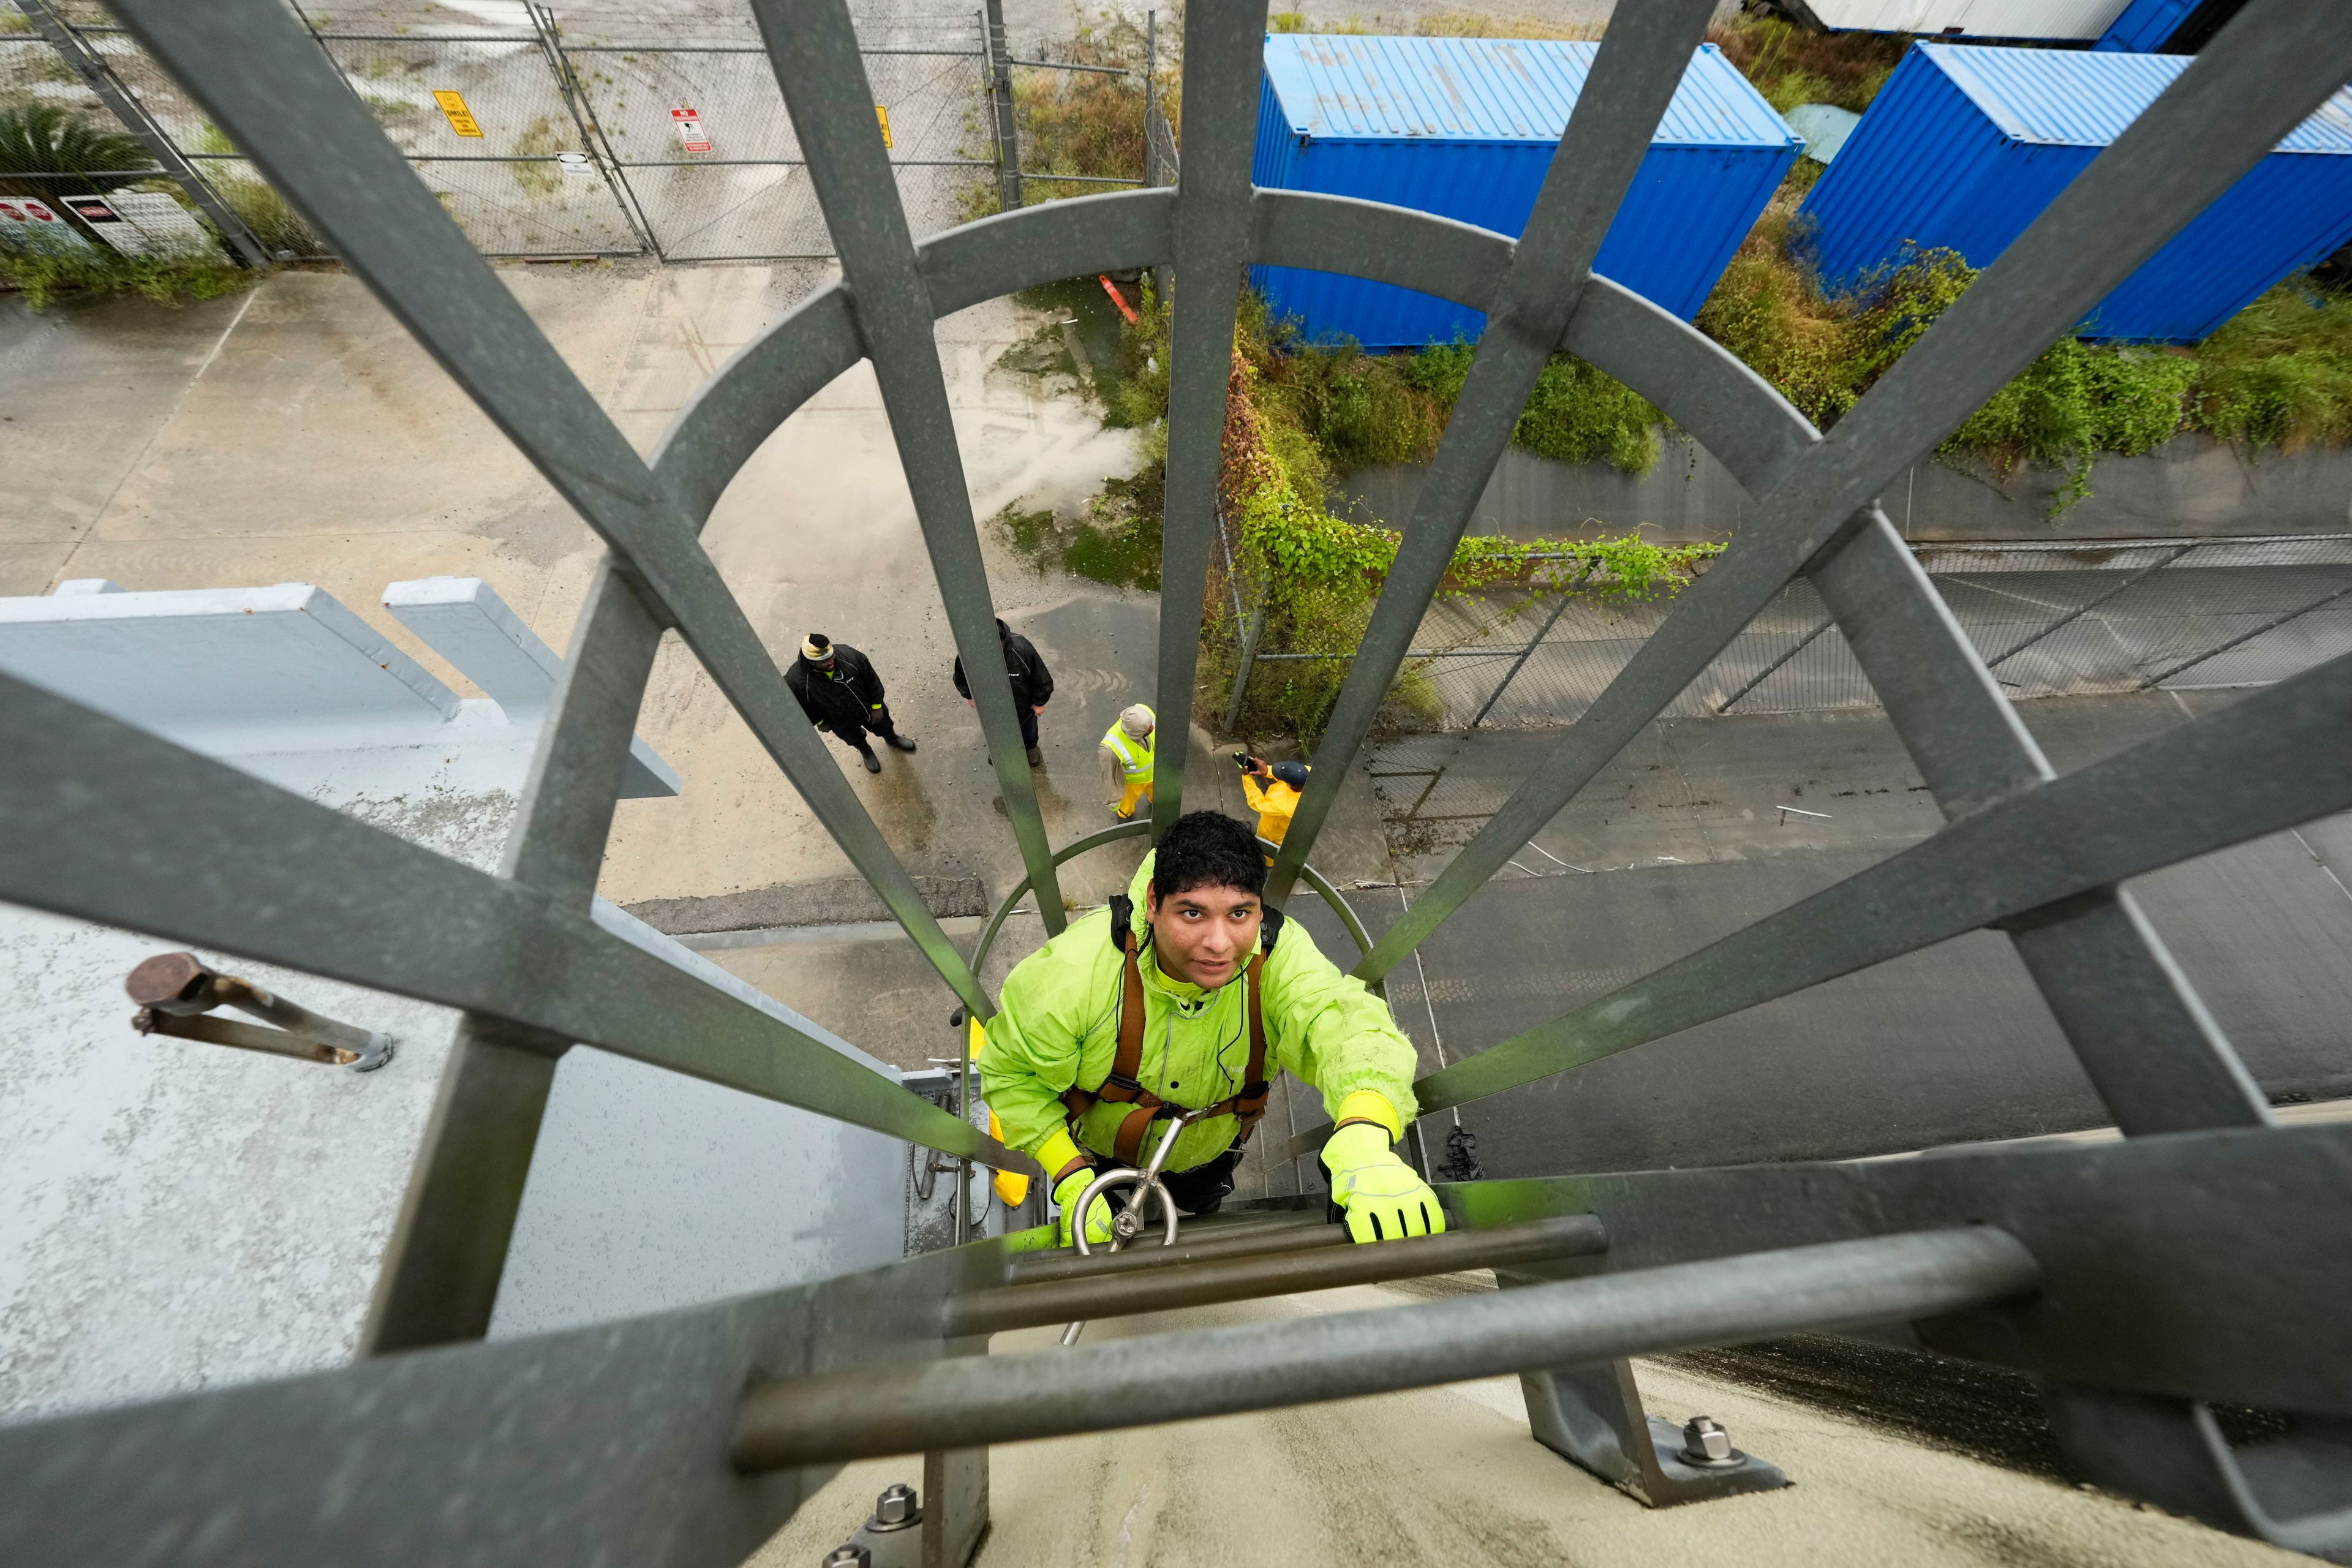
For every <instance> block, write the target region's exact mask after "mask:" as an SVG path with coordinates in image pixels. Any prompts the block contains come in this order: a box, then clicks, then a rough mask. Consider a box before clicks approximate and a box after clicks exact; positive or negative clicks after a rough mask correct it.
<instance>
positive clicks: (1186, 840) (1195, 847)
mask: <svg viewBox="0 0 2352 1568" xmlns="http://www.w3.org/2000/svg"><path fill="white" fill-rule="evenodd" d="M1194 888H1239V889H1242V890H1243V891H1244V892H1245V893H1255V894H1263V893H1264V892H1265V855H1264V853H1263V852H1262V851H1260V850H1259V848H1258V847H1257V835H1256V834H1255V833H1252V832H1251V831H1250V830H1249V828H1248V827H1247V826H1244V825H1243V824H1242V823H1239V822H1236V821H1234V819H1233V818H1232V817H1230V816H1226V815H1225V814H1224V813H1223V812H1221V811H1188V812H1186V813H1185V814H1184V815H1183V816H1180V817H1178V818H1177V819H1176V820H1175V821H1174V822H1172V823H1171V824H1170V825H1169V827H1168V831H1167V832H1165V833H1163V834H1161V835H1160V847H1159V858H1158V859H1156V860H1154V861H1153V862H1152V866H1151V890H1152V891H1153V892H1155V893H1157V894H1159V895H1160V897H1161V898H1162V899H1167V898H1171V897H1173V896H1174V895H1176V894H1178V893H1185V892H1190V891H1192V889H1194Z"/></svg>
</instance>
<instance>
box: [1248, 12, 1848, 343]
mask: <svg viewBox="0 0 2352 1568" xmlns="http://www.w3.org/2000/svg"><path fill="white" fill-rule="evenodd" d="M1600 47H1601V46H1600V45H1598V44H1590V43H1562V42H1557V41H1550V40H1531V39H1521V38H1383V37H1317V36H1312V35H1299V34H1276V35H1275V36H1273V37H1269V38H1267V39H1266V41H1265V78H1264V79H1263V84H1262V86H1261V88H1260V91H1259V96H1258V121H1257V153H1256V160H1255V166H1254V167H1253V168H1252V170H1251V178H1252V179H1253V180H1254V181H1255V183H1256V184H1260V185H1265V186H1270V187H1275V188H1278V189H1282V190H1293V191H1318V192H1322V193H1325V194H1327V195H1341V196H1360V197H1363V198H1365V199H1367V200H1370V201H1378V202H1389V203H1391V204H1393V205H1398V206H1407V207H1418V208H1419V209H1421V210H1422V211H1423V212H1430V213H1437V214H1440V215H1442V216H1445V217H1451V218H1458V219H1460V220H1462V221H1463V222H1465V223H1474V224H1476V225H1478V226H1481V227H1483V228H1490V229H1493V230H1495V231H1496V232H1497V233H1499V234H1507V235H1510V236H1513V237H1517V235H1518V233H1519V232H1520V230H1521V229H1523V228H1525V227H1526V226H1527V221H1528V213H1529V212H1530V211H1531V210H1533V208H1534V206H1535V201H1536V192H1537V190H1538V187H1540V186H1541V185H1542V184H1543V177H1544V174H1545V171H1546V170H1548V169H1549V167H1550V166H1551V158H1552V153H1553V150H1554V149H1555V148H1556V147H1557V146H1558V145H1559V137H1560V132H1562V131H1563V130H1565V129H1566V128H1567V125H1568V116H1569V111H1570V110H1572V109H1574V108H1575V107H1576V95H1577V93H1578V92H1579V91H1580V90H1581V89H1582V88H1583V86H1584V78H1585V73H1586V72H1587V71H1588V70H1590V69H1591V67H1592V57H1593V55H1594V53H1595V52H1596V51H1597V50H1598V49H1599V48H1600ZM1802 145H1803V142H1801V140H1800V139H1799V138H1798V137H1797V135H1796V134H1795V133H1794V132H1791V131H1790V129H1789V127H1788V126H1787V125H1786V124H1785V123H1784V122H1783V121H1781V119H1780V116H1779V115H1777V114H1775V113H1773V112H1772V106H1771V105H1770V104H1769V103H1767V102H1765V101H1764V99H1763V96H1762V95H1761V94H1759V92H1758V91H1757V90H1756V89H1754V88H1753V87H1751V86H1749V85H1748V79H1747V78H1745V77H1743V76H1741V75H1740V74H1739V72H1738V68H1735V67H1734V66H1733V65H1732V64H1731V62H1730V61H1728V60H1727V59H1725V58H1723V56H1722V53H1721V52H1720V51H1719V50H1717V48H1716V47H1715V46H1714V45H1712V44H1708V45H1706V46H1704V47H1701V48H1700V49H1699V50H1698V52H1697V53H1696V55H1694V56H1693V57H1692V59H1691V65H1690V69H1689V70H1687V71H1685V73H1684V75H1683V79H1682V85H1681V86H1680V87H1679V88H1678V89H1675V96H1674V100H1673V102H1672V104H1671V105H1669V107H1668V108H1667V110H1666V117H1665V120H1664V122H1663V123H1662V124H1661V125H1660V126H1659V128H1658V132H1657V135H1656V137H1655V139H1654V141H1653V142H1651V145H1650V151H1649V153H1648V155H1647V156H1645V157H1644V158H1643V160H1642V167H1641V171H1640V173H1639V174H1637V175H1636V176H1635V178H1634V181H1633V189H1632V190H1631V191H1630V192H1628V193H1627V194H1626V197H1625V204H1624V205H1623V206H1622V208H1620V209H1619V211H1618V214H1617V216H1616V219H1615V221H1614V222H1613V223H1612V224H1611V225H1610V228H1609V235H1608V237H1607V238H1606V239H1605V240H1603V241H1602V243H1601V254H1600V257H1599V258H1598V259H1597V260H1596V261H1595V262H1594V264H1593V269H1594V270H1595V271H1597V272H1600V273H1601V274H1603V275H1604V276H1606V277H1609V278H1611V279H1615V280H1616V281H1617V282H1620V283H1622V284H1623V285H1624V286H1625V287H1627V288H1629V289H1633V290H1635V291H1636V292H1638V293H1640V294H1642V295H1643V296H1644V297H1645V298H1647V299H1649V300H1654V302H1656V303H1657V304H1658V305H1660V306H1663V307H1664V309H1666V310H1671V311H1673V312H1674V313H1675V315H1677V316H1680V317H1682V318H1683V319H1684V320H1685V321H1687V320H1689V319H1690V318H1691V317H1692V316H1694V315H1696V313H1697V311H1698V308H1699V306H1700V304H1702V303H1703V302H1704V301H1705V300H1706V293H1707V290H1708V289H1711V288H1713V287H1714V286H1715V280H1716V279H1717V277H1719V276H1721V274H1722V272H1723V268H1724V266H1725V264H1726V263H1727V262H1729V261H1730V259H1731V253H1732V252H1733V251H1734V250H1736V249H1738V247H1739V242H1740V240H1741V239H1742V238H1744V237H1746V236H1747V233H1748V228H1749V227H1750V226H1752V225H1753V224H1754V223H1755V221H1756V216H1757V214H1759V212H1761V211H1763V209H1764V204H1765V203H1766V202H1767V201H1768V200H1769V199H1770V198H1771V195H1772V192H1773V190H1774V189H1775V188H1776V187H1777V186H1778V185H1779V184H1780V176H1781V175H1782V174H1786V173H1787V172H1788V168H1789V165H1790V163H1793V162H1795V161H1796V156H1797V152H1798V149H1799V148H1800V147H1801V146H1802ZM1250 281H1251V282H1252V283H1253V284H1254V285H1255V287H1257V288H1259V289H1264V290H1265V293H1266V295H1267V297H1268V298H1269V299H1270V300H1272V301H1273V303H1274V305H1275V308H1276V310H1277V311H1279V312H1282V313H1285V314H1294V315H1297V316H1300V317H1303V318H1304V319H1305V321H1306V331H1307V335H1308V336H1310V337H1314V338H1331V337H1342V336H1344V337H1351V338H1354V339H1355V340H1356V341H1357V342H1360V343H1362V344H1363V345H1364V346H1365V347H1366V348H1374V349H1381V348H1419V347H1421V346H1422V345H1423V344H1424V343H1429V342H1451V341H1452V340H1453V339H1454V337H1455V336H1457V335H1459V336H1462V337H1465V338H1475V337H1476V336H1477V335H1478V334H1479V333H1480V332H1481V331H1484V330H1485V328H1486V317H1485V316H1484V315H1483V314H1481V313H1480V312H1478V311H1476V310H1465V309H1463V308H1462V307H1461V306H1459V305H1456V304H1454V303H1453V302H1452V301H1451V300H1440V299H1438V298H1436V297H1435V296H1433V295H1429V294H1423V293H1418V292H1415V291H1414V290H1412V289H1398V288H1394V287H1392V286H1391V285H1388V284H1385V283H1373V282H1369V281H1367V280H1365V279H1360V278H1349V277H1344V276H1342V275H1339V274H1338V273H1330V272H1308V271H1303V270H1301V269H1299V268H1290V267H1255V268H1251V269H1250Z"/></svg>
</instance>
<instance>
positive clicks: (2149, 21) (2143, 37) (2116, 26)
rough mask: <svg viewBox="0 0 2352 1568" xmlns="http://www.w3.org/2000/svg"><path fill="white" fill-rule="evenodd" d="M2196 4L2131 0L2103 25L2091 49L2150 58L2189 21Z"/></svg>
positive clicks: (2187, 0) (2175, 0)
mask: <svg viewBox="0 0 2352 1568" xmlns="http://www.w3.org/2000/svg"><path fill="white" fill-rule="evenodd" d="M2198 4H2199V0H2132V3H2131V4H2130V5H2126V6H2125V7H2124V9H2123V15H2121V16H2117V17H2116V19H2115V20H2114V21H2112V22H2110V23H2108V24H2107V30H2106V31H2105V33H2102V34H2100V35H2099V40H2098V42H2096V43H2095V44H2093V45H2092V46H2091V47H2093V48H2095V49H2106V50H2110V51H2113V52H2116V53H2120V54H2126V55H2152V54H2154V53H2156V51H2157V50H2158V49H2160V48H2162V47H2164V46H2165V42H2166V40H2168V38H2170V37H2172V35H2173V33H2174V32H2175V31H2176V30H2178V29H2179V26H2180V24H2181V23H2183V22H2186V21H2187V20H2189V13H2190V12H2191V11H2194V10H2196V9H2197V6H2198Z"/></svg>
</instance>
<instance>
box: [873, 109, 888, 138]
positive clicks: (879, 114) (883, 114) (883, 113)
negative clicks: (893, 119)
mask: <svg viewBox="0 0 2352 1568" xmlns="http://www.w3.org/2000/svg"><path fill="white" fill-rule="evenodd" d="M874 118H875V119H877V120H878V121H881V122H882V145H883V146H885V147H887V146H889V145H890V111H889V110H887V109H885V108H883V107H882V106H881V105H880V104H878V103H877V104H876V105H875V106H874Z"/></svg>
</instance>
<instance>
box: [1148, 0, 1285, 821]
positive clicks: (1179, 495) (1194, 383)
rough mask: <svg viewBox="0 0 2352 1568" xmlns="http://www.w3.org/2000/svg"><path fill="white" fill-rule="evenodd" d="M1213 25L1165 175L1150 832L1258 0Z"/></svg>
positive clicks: (1214, 415) (1165, 786)
mask: <svg viewBox="0 0 2352 1568" xmlns="http://www.w3.org/2000/svg"><path fill="white" fill-rule="evenodd" d="M1227 10H1228V12H1229V13H1230V14H1229V15H1224V16H1220V17H1219V19H1218V25H1217V26H1215V27H1214V28H1213V29H1204V30H1203V31H1202V32H1200V33H1195V34H1191V35H1188V37H1187V41H1186V46H1185V49H1184V101H1185V102H1186V103H1187V104H1188V105H1190V106H1191V107H1192V116H1191V121H1190V122H1191V123H1192V125H1193V126H1194V127H1195V131H1196V133H1195V135H1194V136H1193V138H1192V147H1191V149H1190V152H1189V156H1188V158H1187V160H1186V163H1187V167H1186V170H1185V173H1184V177H1183V178H1182V179H1181V180H1179V181H1178V182H1177V184H1176V216H1175V226H1176V256H1175V270H1176V273H1177V275H1178V276H1179V277H1181V278H1182V279H1184V283H1183V286H1182V287H1181V289H1178V291H1177V298H1176V300H1175V302H1174V306H1175V313H1174V315H1173V317H1172V318H1171V320H1170V321H1169V329H1168V353H1169V363H1168V484H1167V494H1166V500H1165V504H1164V505H1163V507H1162V521H1161V523H1160V650H1159V664H1158V670H1159V685H1158V689H1157V691H1156V693H1155V700H1156V701H1157V704H1158V710H1159V713H1160V722H1161V723H1163V724H1172V725H1174V726H1175V733H1176V734H1178V735H1179V736H1181V737H1182V740H1181V742H1180V743H1179V745H1178V746H1177V748H1176V751H1175V753H1174V755H1175V757H1176V758H1177V759H1178V761H1177V765H1176V766H1174V767H1172V768H1169V769H1166V770H1164V771H1162V772H1161V773H1159V774H1158V775H1157V776H1156V778H1155V780H1154V786H1153V790H1152V800H1151V826H1152V831H1153V832H1154V833H1160V832H1164V831H1166V829H1167V827H1168V825H1169V824H1171V823H1172V822H1174V821H1175V820H1176V818H1177V817H1178V816H1181V815H1182V814H1183V810H1184V763H1183V761H1182V759H1184V758H1185V757H1187V756H1188V755H1189V754H1190V752H1191V751H1192V740H1191V737H1192V688H1193V682H1194V680H1195V678H1196V677H1197V675H1198V673H1199V669H1200V658H1201V631H1200V627H1201V613H1202V605H1203V602H1204V596H1205V595H1206V594H1207V591H1208V581H1209V536H1210V534H1211V533H1212V532H1213V531H1215V530H1216V529H1217V526H1218V524H1217V486H1218V483H1219V479H1220V474H1221V470H1222V467H1223V451H1224V440H1225V397H1226V388H1227V384H1228V382H1229V380H1230V378H1231V376H1232V374H1233V356H1234V319H1235V317H1236V315H1237V314H1238V312H1239V310H1240V305H1241V282H1242V265H1243V263H1244V261H1246V260H1247V259H1248V253H1249V241H1250V156H1251V152H1252V149H1253V146H1254V144H1255V137H1256V133H1257V80H1258V70H1259V65H1258V54H1259V50H1260V48H1261V45H1260V43H1259V39H1260V38H1262V37H1264V35H1265V0H1240V3H1239V4H1236V5H1230V6H1229V7H1227Z"/></svg>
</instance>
